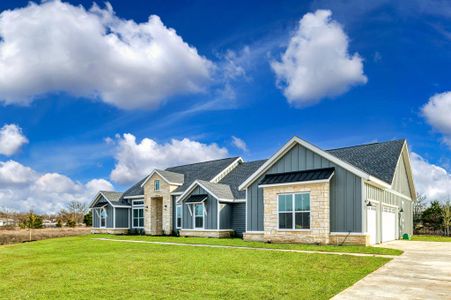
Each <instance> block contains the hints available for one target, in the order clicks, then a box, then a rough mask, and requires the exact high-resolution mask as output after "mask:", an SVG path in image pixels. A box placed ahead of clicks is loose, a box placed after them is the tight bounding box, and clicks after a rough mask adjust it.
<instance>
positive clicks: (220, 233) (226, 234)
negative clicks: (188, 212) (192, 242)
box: [180, 229, 233, 238]
mask: <svg viewBox="0 0 451 300" xmlns="http://www.w3.org/2000/svg"><path fill="white" fill-rule="evenodd" d="M180 236H191V237H211V238H230V237H232V236H233V230H208V229H203V230H190V229H181V230H180Z"/></svg>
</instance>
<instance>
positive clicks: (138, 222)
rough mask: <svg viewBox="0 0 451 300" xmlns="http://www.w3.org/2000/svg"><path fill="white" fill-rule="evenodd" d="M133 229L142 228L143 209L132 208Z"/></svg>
mask: <svg viewBox="0 0 451 300" xmlns="http://www.w3.org/2000/svg"><path fill="white" fill-rule="evenodd" d="M133 228H144V208H133Z"/></svg>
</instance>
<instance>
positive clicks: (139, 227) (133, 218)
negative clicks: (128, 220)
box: [132, 205, 145, 229]
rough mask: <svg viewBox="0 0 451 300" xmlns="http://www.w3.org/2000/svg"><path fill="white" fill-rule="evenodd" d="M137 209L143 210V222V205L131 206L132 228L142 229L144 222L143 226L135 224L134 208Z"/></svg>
mask: <svg viewBox="0 0 451 300" xmlns="http://www.w3.org/2000/svg"><path fill="white" fill-rule="evenodd" d="M139 209H142V211H143V217H142V219H143V223H144V219H145V217H144V205H139V206H136V207H133V208H132V228H133V229H143V228H144V224H143V226H135V210H139ZM139 219H141V218H139V217H138V220H139ZM138 223H139V221H138Z"/></svg>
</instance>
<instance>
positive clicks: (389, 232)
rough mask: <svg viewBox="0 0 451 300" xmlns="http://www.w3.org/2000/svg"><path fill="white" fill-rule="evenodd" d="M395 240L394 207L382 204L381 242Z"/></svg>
mask: <svg viewBox="0 0 451 300" xmlns="http://www.w3.org/2000/svg"><path fill="white" fill-rule="evenodd" d="M393 240H396V207H392V206H386V205H383V206H382V242H388V241H393Z"/></svg>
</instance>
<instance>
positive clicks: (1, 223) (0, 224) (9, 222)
mask: <svg viewBox="0 0 451 300" xmlns="http://www.w3.org/2000/svg"><path fill="white" fill-rule="evenodd" d="M15 224H16V221H15V220H14V219H9V218H0V227H4V226H11V225H15Z"/></svg>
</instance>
